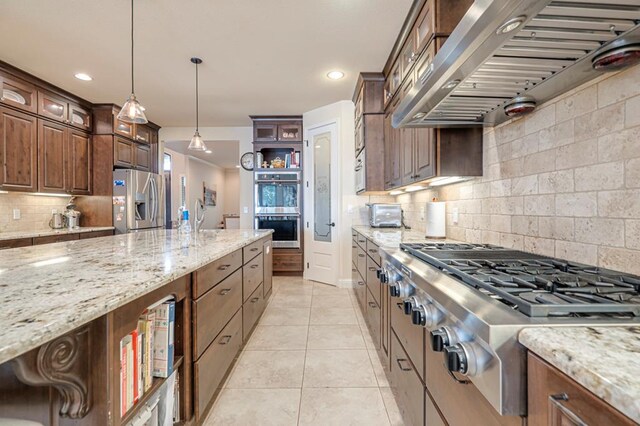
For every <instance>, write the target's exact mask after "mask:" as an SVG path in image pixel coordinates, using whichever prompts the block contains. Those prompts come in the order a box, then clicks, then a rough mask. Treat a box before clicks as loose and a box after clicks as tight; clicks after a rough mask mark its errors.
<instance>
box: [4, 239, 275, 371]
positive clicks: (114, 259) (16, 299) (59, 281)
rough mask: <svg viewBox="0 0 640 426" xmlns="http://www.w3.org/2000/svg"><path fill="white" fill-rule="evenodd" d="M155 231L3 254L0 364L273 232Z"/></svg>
mask: <svg viewBox="0 0 640 426" xmlns="http://www.w3.org/2000/svg"><path fill="white" fill-rule="evenodd" d="M272 232H273V231H271V230H242V229H238V230H217V231H213V230H212V231H203V232H200V233H198V234H193V233H192V234H191V239H190V243H189V246H188V247H185V248H183V244H182V240H181V237H180V236H179V235H178V232H177V231H171V230H157V231H145V232H139V233H131V234H124V235H116V236H112V237H102V238H96V239H88V240H77V241H70V242H63V243H55V244H45V245H39V246H31V247H24V248H16V249H10V250H3V251H2V252H0V312H2V315H1V316H0V364H1V363H3V362H5V361H8V360H10V359H12V358H15V357H16V356H19V355H21V354H23V353H25V352H27V351H29V350H31V349H34V348H37V347H38V346H40V345H42V344H44V343H46V342H48V341H50V340H52V339H55V338H56V337H59V336H61V335H63V334H65V333H67V332H69V331H71V330H74V329H76V328H78V327H80V326H82V325H84V324H86V323H89V322H90V321H93V320H94V319H96V318H99V317H101V316H102V315H105V314H107V313H108V312H111V311H113V310H114V309H116V308H118V307H120V306H123V305H125V304H127V303H128V302H130V301H133V300H135V299H137V298H139V297H141V296H143V295H145V294H147V293H150V292H151V291H153V290H155V289H157V288H160V287H162V286H163V285H166V284H168V283H170V282H172V281H174V280H176V279H177V278H180V277H182V276H184V275H187V274H189V273H191V272H193V271H195V270H196V269H198V268H200V267H202V266H204V265H206V264H208V263H211V262H212V261H214V260H216V259H219V258H221V257H223V256H225V255H227V254H229V253H231V252H233V251H235V250H238V249H240V248H242V247H244V246H246V245H247V244H250V243H252V242H254V241H257V240H259V239H261V238H264V237H266V236H268V235H269V234H271V233H272Z"/></svg>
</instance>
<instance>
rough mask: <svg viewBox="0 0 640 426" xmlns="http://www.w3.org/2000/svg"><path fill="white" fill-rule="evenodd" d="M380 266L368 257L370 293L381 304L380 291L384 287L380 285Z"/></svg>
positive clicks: (368, 285)
mask: <svg viewBox="0 0 640 426" xmlns="http://www.w3.org/2000/svg"><path fill="white" fill-rule="evenodd" d="M377 272H378V265H376V263H375V262H374V261H373V260H372V259H371V258H370V257H369V256H367V287H369V291H370V292H371V294H372V295H373V297H374V298H375V299H376V302H378V305H379V304H380V291H381V287H382V285H381V284H380V279H379V278H378V274H377Z"/></svg>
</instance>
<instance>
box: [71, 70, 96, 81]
mask: <svg viewBox="0 0 640 426" xmlns="http://www.w3.org/2000/svg"><path fill="white" fill-rule="evenodd" d="M75 77H76V78H77V79H78V80H82V81H91V80H93V77H91V76H90V75H89V74H85V73H83V72H79V73H77V74H76V75H75Z"/></svg>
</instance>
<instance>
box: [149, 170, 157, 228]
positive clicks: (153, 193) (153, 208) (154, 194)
mask: <svg viewBox="0 0 640 426" xmlns="http://www.w3.org/2000/svg"><path fill="white" fill-rule="evenodd" d="M149 182H150V183H151V197H152V198H153V201H152V202H151V221H152V222H153V225H157V223H155V222H156V216H157V214H158V191H157V189H156V180H155V179H154V178H153V176H152V177H151V179H150V180H149Z"/></svg>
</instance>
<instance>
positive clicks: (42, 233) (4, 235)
mask: <svg viewBox="0 0 640 426" xmlns="http://www.w3.org/2000/svg"><path fill="white" fill-rule="evenodd" d="M113 229H114V228H113V226H94V227H81V228H75V229H69V228H62V229H41V230H39V231H10V232H0V240H14V239H18V238H35V237H48V236H51V235H60V234H81V233H84V232H95V231H110V230H113Z"/></svg>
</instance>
